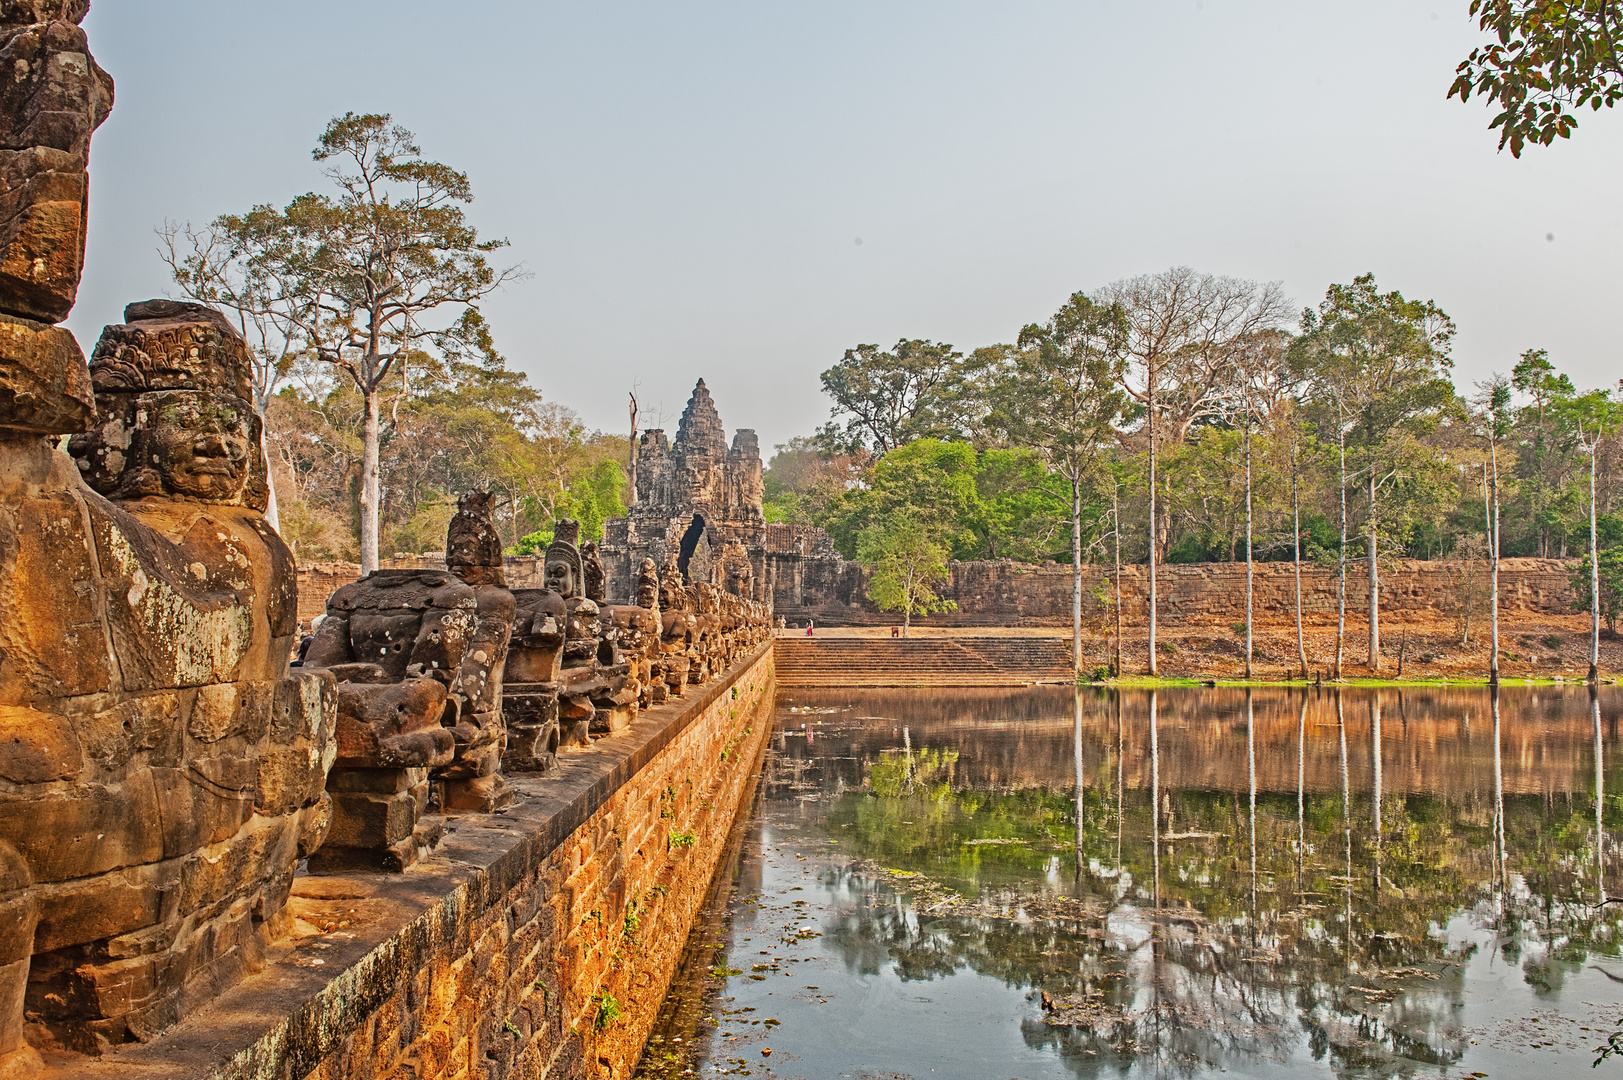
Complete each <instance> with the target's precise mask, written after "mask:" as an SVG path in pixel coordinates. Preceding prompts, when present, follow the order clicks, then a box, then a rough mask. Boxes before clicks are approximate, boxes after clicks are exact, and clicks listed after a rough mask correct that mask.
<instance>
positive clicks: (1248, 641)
mask: <svg viewBox="0 0 1623 1080" xmlns="http://www.w3.org/2000/svg"><path fill="white" fill-rule="evenodd" d="M1253 567H1254V564H1253V562H1252V558H1251V417H1250V415H1249V414H1247V416H1246V418H1245V677H1246V678H1247V679H1249V678H1251V654H1252V631H1251V616H1252V612H1251V596H1252V581H1251V575H1252V573H1253ZM1249 693H1250V691H1247V694H1248V695H1249ZM1246 708H1247V717H1248V718H1249V716H1250V711H1249V710H1250V698H1249V696H1248V697H1247V699H1246ZM1247 722H1248V723H1249V719H1248V721H1247ZM1254 809H1255V807H1253V810H1254Z"/></svg>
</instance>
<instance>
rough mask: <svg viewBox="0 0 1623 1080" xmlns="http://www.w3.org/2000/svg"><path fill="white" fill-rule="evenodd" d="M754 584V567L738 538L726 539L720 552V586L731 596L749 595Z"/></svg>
mask: <svg viewBox="0 0 1623 1080" xmlns="http://www.w3.org/2000/svg"><path fill="white" fill-rule="evenodd" d="M754 584H755V569H754V567H752V566H751V565H750V558H749V553H748V552H747V551H745V550H744V544H743V542H742V541H740V540H736V539H734V540H728V541H727V544H726V546H725V547H724V548H723V549H722V553H721V586H722V588H723V589H724V590H726V591H727V592H728V593H730V594H732V595H733V596H745V597H747V596H749V595H750V593H751V592H752V591H753V588H754Z"/></svg>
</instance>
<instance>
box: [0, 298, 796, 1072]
mask: <svg viewBox="0 0 1623 1080" xmlns="http://www.w3.org/2000/svg"><path fill="white" fill-rule="evenodd" d="M12 324H13V328H12V333H13V336H20V335H24V334H26V335H32V340H33V342H34V344H33V346H32V347H33V348H34V350H35V353H36V354H37V353H40V352H42V351H43V350H44V349H45V348H46V347H49V348H53V349H55V350H56V351H57V353H58V354H59V357H58V360H57V362H58V363H59V364H60V365H61V367H62V368H64V369H65V370H64V371H62V372H60V373H59V376H58V382H59V383H60V384H61V385H63V386H66V387H68V388H70V389H71V388H72V387H74V386H76V385H82V386H83V388H84V389H83V390H80V391H77V393H78V394H79V397H78V398H71V397H70V398H68V399H67V400H68V401H70V402H77V405H76V406H75V407H74V408H69V407H68V406H67V405H65V404H63V402H62V401H58V402H57V404H56V406H55V408H54V412H51V413H42V412H41V411H40V409H39V406H38V402H37V400H36V401H29V400H26V399H20V398H19V396H16V395H14V396H13V397H12V398H10V399H6V398H5V397H4V395H3V394H0V571H3V573H0V1067H3V1068H4V1069H6V1070H9V1072H0V1076H6V1075H17V1076H27V1075H30V1074H31V1073H33V1072H34V1071H37V1068H38V1060H39V1059H38V1057H37V1054H36V1052H35V1050H34V1049H33V1048H32V1047H30V1046H29V1045H28V1044H27V1043H26V1042H25V1041H24V1031H25V1028H26V1029H27V1031H28V1033H29V1037H30V1038H31V1039H32V1040H33V1042H36V1043H40V1042H43V1043H45V1044H48V1045H57V1046H62V1047H64V1048H67V1049H73V1050H78V1051H83V1052H96V1051H97V1050H98V1049H99V1048H100V1047H101V1046H102V1045H104V1044H107V1043H117V1042H122V1041H127V1040H129V1039H145V1038H149V1037H150V1036H151V1035H153V1034H155V1033H156V1032H157V1031H159V1030H161V1029H162V1028H164V1027H166V1026H168V1025H169V1024H171V1023H173V1022H174V1021H175V1020H177V1019H178V1018H179V1017H180V1016H182V1015H184V1014H185V1013H187V1012H188V1011H190V1010H191V1009H192V1008H194V1007H195V1006H196V1005H198V1004H201V1003H202V1002H204V1001H206V1000H208V999H209V998H211V997H212V996H213V995H214V994H216V993H217V992H218V990H219V988H220V987H221V986H223V985H226V984H229V983H230V982H231V981H233V980H234V979H236V978H237V977H238V976H239V975H240V974H241V973H243V972H244V971H247V970H250V969H252V968H253V967H255V966H257V965H258V964H259V963H260V962H261V958H262V956H263V955H264V950H265V948H266V946H267V945H268V943H269V941H270V940H271V939H272V937H273V936H274V935H275V933H276V931H277V928H278V924H279V922H280V921H281V918H282V915H281V913H282V910H283V907H284V904H285V901H286V898H287V896H288V893H289V890H290V888H291V883H292V879H293V876H294V872H295V869H296V867H297V865H298V863H299V862H300V860H301V859H306V858H308V860H309V866H310V868H311V869H312V870H313V871H317V872H319V871H322V870H325V869H335V868H354V867H370V868H374V869H385V870H399V869H403V868H404V867H406V866H408V865H410V864H411V863H412V862H414V861H415V860H417V859H418V858H420V857H421V856H422V855H423V854H424V852H426V851H428V850H429V849H431V848H432V847H433V845H434V843H435V842H436V841H437V839H438V837H439V833H440V831H441V826H440V825H439V824H437V822H438V820H439V818H437V817H433V816H427V812H428V811H429V810H430V809H431V808H433V809H437V810H440V811H443V812H457V811H498V810H501V809H503V808H505V807H507V806H509V805H511V804H512V802H513V799H514V797H515V793H514V791H513V790H512V789H511V788H510V787H509V786H508V784H507V782H506V781H505V780H504V779H503V773H504V772H506V773H537V772H541V773H544V772H547V771H548V770H550V769H552V768H553V767H554V765H555V763H556V761H557V755H558V753H559V752H560V750H561V749H567V748H570V747H583V746H586V745H589V744H590V742H591V741H592V740H593V739H595V738H600V737H604V736H609V735H613V734H615V733H617V732H621V731H624V730H625V729H626V728H627V727H628V726H629V725H630V724H631V722H632V721H633V720H634V719H635V718H636V716H637V714H638V711H639V710H640V709H644V708H647V707H649V706H652V705H656V704H659V703H661V702H664V701H665V700H667V699H668V698H669V697H672V696H679V695H681V694H682V693H683V692H684V690H685V689H686V688H687V687H689V686H691V685H696V684H702V683H705V682H708V681H710V680H712V679H714V678H716V677H717V676H719V675H720V674H721V673H722V672H723V671H725V670H726V669H727V668H728V667H729V666H731V665H732V664H733V663H734V662H736V661H737V660H739V659H740V658H741V657H742V656H743V654H744V653H746V652H747V651H749V650H750V649H751V648H753V647H755V646H756V645H758V644H759V643H760V642H761V641H763V640H764V639H766V638H767V637H768V636H769V634H770V617H769V613H768V612H767V610H766V609H765V607H764V606H763V605H761V604H758V603H755V602H753V601H749V600H747V599H744V598H743V597H741V596H736V595H733V594H731V593H729V592H727V591H726V590H725V588H723V587H722V586H718V585H715V584H711V583H708V582H706V583H699V584H695V585H689V584H688V583H686V582H685V581H684V580H683V576H682V574H681V573H680V571H678V570H677V568H676V566H675V564H674V562H673V563H671V564H669V565H667V566H666V567H665V572H664V574H663V575H661V574H660V573H659V572H658V571H657V569H656V568H655V567H654V565H653V563H652V562H651V561H648V562H645V563H644V566H643V567H642V572H641V574H640V576H639V578H638V581H637V589H636V596H635V597H633V598H631V599H630V601H629V602H627V603H624V604H610V603H608V602H607V601H606V598H605V597H604V594H603V590H604V584H603V580H604V579H603V575H602V571H601V566H600V565H599V564H598V560H597V555H596V550H595V545H593V544H591V543H587V544H580V543H579V535H578V533H579V529H578V526H577V524H576V523H575V522H573V521H570V520H567V519H565V520H560V521H558V522H557V523H556V525H555V535H554V539H553V541H552V544H551V546H550V547H549V548H548V550H547V555H546V582H547V587H546V588H543V589H519V590H512V591H510V590H508V589H507V588H506V587H505V583H504V581H503V570H502V552H501V544H500V540H499V537H498V534H497V532H496V529H495V527H494V525H493V523H492V520H491V506H490V497H489V496H488V495H487V494H484V493H474V494H471V495H468V496H466V497H464V498H463V499H462V500H461V503H460V505H459V508H458V512H457V514H456V516H455V517H454V518H453V519H452V522H451V525H450V528H449V531H448V536H447V545H446V569H445V571H439V572H437V571H405V570H380V571H378V572H376V573H374V574H372V575H370V576H368V577H367V578H365V579H363V580H361V581H358V582H355V583H354V584H351V585H347V586H345V587H343V588H342V589H340V590H338V592H337V593H335V594H334V595H333V596H332V598H331V599H330V601H329V602H328V606H327V614H326V616H325V618H324V619H322V621H321V622H320V625H319V626H318V627H317V628H316V629H315V632H314V633H313V635H312V636H311V637H309V638H308V639H306V641H305V642H303V643H302V650H301V651H302V658H301V660H300V661H298V662H295V663H294V664H292V665H290V662H289V660H290V657H291V656H292V655H293V653H294V651H295V647H296V644H297V619H296V609H297V603H296V601H297V597H296V592H295V580H296V576H295V573H294V566H293V559H292V556H291V553H290V552H289V551H288V549H287V547H286V545H285V544H284V543H283V542H282V540H281V538H280V537H279V536H277V534H276V532H275V531H274V530H273V529H271V528H270V527H269V525H268V524H267V523H266V521H265V519H264V516H263V513H262V511H263V509H264V506H265V504H266V497H267V494H268V477H267V474H266V462H265V459H264V455H263V452H262V449H261V440H260V420H259V417H258V416H257V415H256V413H255V411H254V409H253V406H252V404H251V401H250V396H249V395H250V389H249V379H250V376H251V366H250V365H251V360H250V357H249V353H248V350H247V346H246V344H245V343H244V342H243V340H242V339H241V337H240V336H238V335H237V334H236V332H235V331H234V330H233V329H232V327H231V326H230V324H229V323H227V322H226V321H225V320H224V319H223V318H221V317H220V316H219V315H218V314H217V313H215V312H213V311H211V310H209V309H206V308H202V307H199V306H197V305H191V304H182V303H177V302H174V301H165V300H159V301H148V302H145V303H140V304H131V305H130V306H129V307H128V308H126V309H125V322H124V323H123V324H120V325H115V326H110V327H108V328H107V329H106V331H105V332H104V333H103V335H102V338H101V340H100V341H99V342H98V344H97V346H96V349H95V351H94V353H93V354H92V359H91V362H90V364H89V365H88V368H86V365H85V360H84V357H83V354H81V353H78V351H77V348H76V346H75V345H74V344H73V339H72V337H71V336H69V335H67V333H66V332H65V331H59V330H56V329H54V328H51V327H49V326H46V325H44V324H37V325H35V324H25V323H23V322H22V320H20V319H13V320H12ZM3 344H4V343H3V342H0V349H3ZM18 351H19V350H17V349H12V350H11V353H10V355H11V357H13V358H14V357H15V355H16V354H17V352H18ZM4 359H6V357H5V356H4V355H0V360H4ZM13 366H15V365H13ZM75 366H77V367H78V369H79V370H78V371H77V373H76V372H75V371H74V367H75ZM7 374H9V372H8V371H7V370H4V369H0V377H4V376H5V375H7ZM75 380H77V382H75ZM92 401H93V405H94V408H93V411H92V408H91V403H92ZM25 405H27V406H28V408H29V410H30V411H29V412H27V413H26V414H25V413H24V412H23V407H24V406H25ZM42 416H46V417H47V419H46V420H44V421H42V420H41V419H40V418H41V417H42ZM51 416H54V417H56V419H49V417H51ZM58 433H60V434H68V435H70V438H69V439H68V440H67V443H66V448H67V452H66V453H63V452H62V450H61V449H59V448H58V447H57V446H56V445H55V444H54V443H53V440H52V438H51V436H55V435H58ZM738 584H739V583H737V582H734V585H735V587H737V586H738ZM743 584H744V585H745V586H746V587H747V582H745V583H743Z"/></svg>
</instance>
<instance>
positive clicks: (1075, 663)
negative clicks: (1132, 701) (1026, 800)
mask: <svg viewBox="0 0 1623 1080" xmlns="http://www.w3.org/2000/svg"><path fill="white" fill-rule="evenodd" d="M1071 669H1072V670H1071V673H1072V675H1073V676H1075V677H1080V676H1081V674H1082V474H1081V472H1080V471H1074V470H1073V472H1072V474H1071ZM1072 681H1075V679H1074V678H1073V680H1072ZM1078 828H1080V826H1078Z"/></svg>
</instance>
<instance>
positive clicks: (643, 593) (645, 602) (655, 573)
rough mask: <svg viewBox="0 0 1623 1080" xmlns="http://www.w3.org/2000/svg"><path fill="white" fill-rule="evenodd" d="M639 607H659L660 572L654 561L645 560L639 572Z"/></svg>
mask: <svg viewBox="0 0 1623 1080" xmlns="http://www.w3.org/2000/svg"><path fill="white" fill-rule="evenodd" d="M637 606H638V607H644V608H654V607H658V606H659V570H658V568H657V567H655V566H654V560H653V559H644V560H643V561H642V566H641V567H639V568H638V572H637Z"/></svg>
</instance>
